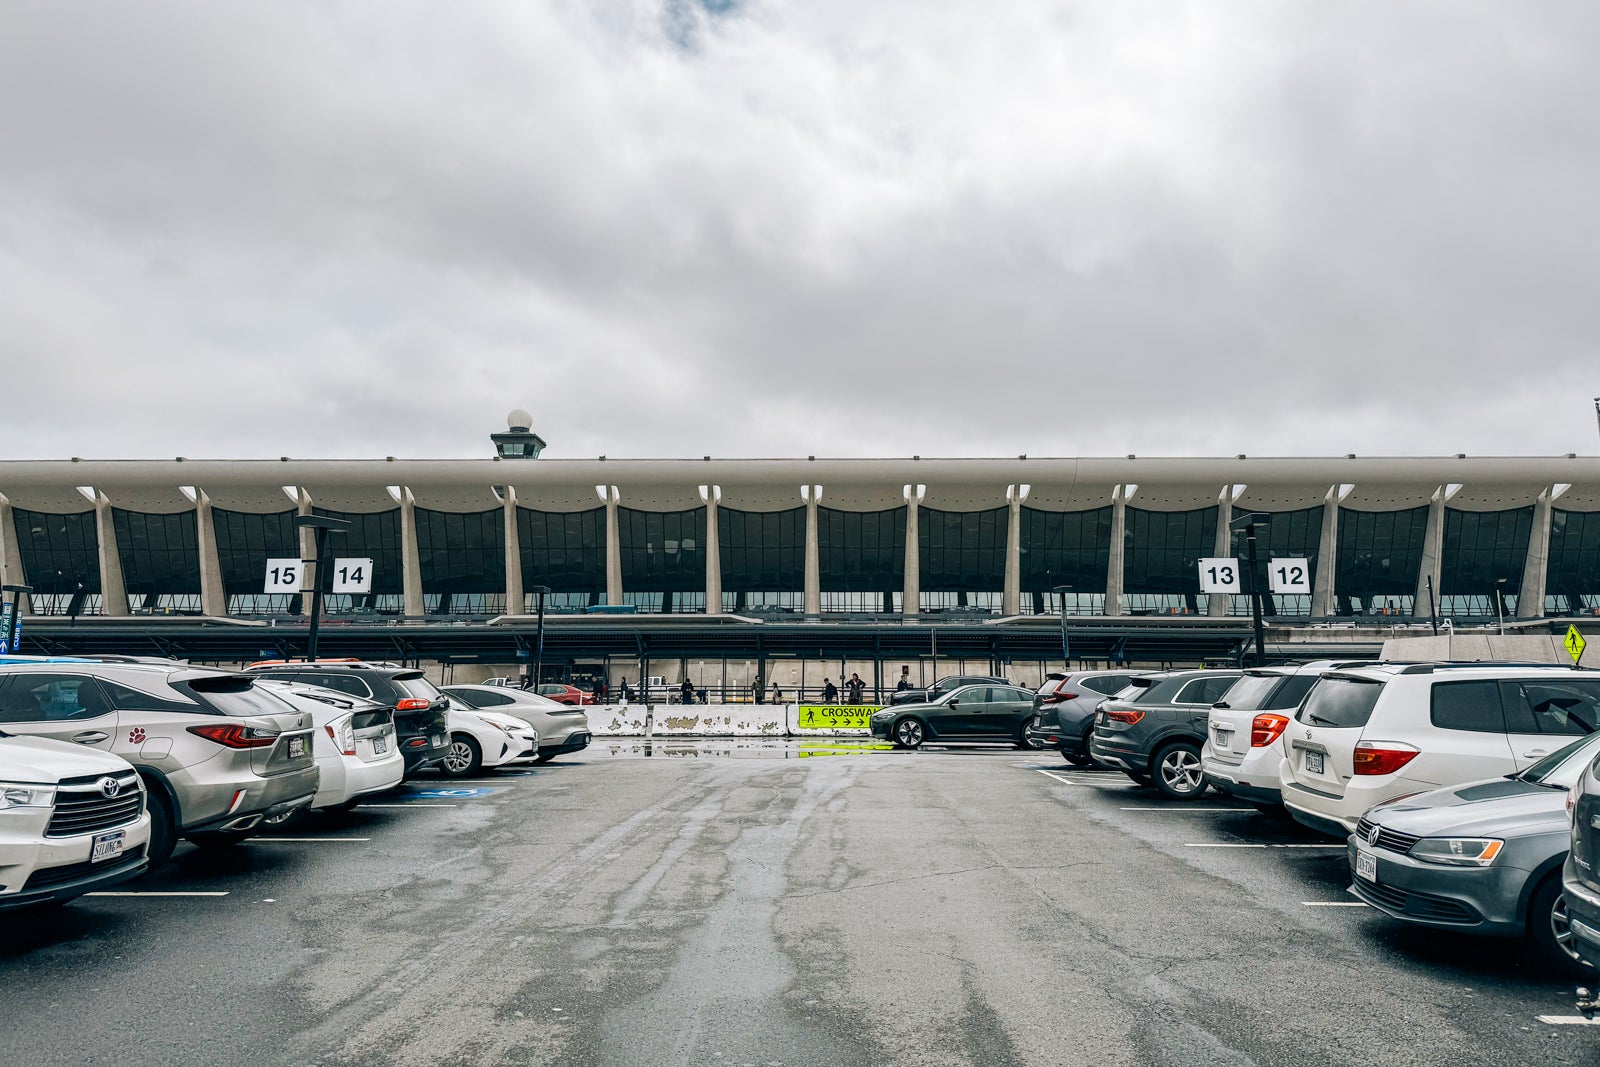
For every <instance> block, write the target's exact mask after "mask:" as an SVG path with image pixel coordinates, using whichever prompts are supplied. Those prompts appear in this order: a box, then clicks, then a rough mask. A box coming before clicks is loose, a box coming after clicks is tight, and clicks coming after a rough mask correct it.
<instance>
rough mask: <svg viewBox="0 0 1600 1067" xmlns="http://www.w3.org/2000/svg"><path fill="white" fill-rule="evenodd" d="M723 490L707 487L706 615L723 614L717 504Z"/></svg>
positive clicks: (716, 487) (717, 487) (711, 486)
mask: <svg viewBox="0 0 1600 1067" xmlns="http://www.w3.org/2000/svg"><path fill="white" fill-rule="evenodd" d="M721 496H722V488H721V487H720V486H716V485H708V486H706V614H707V615H721V614H722V548H721V540H720V531H719V530H718V529H717V502H718V498H720V497H721Z"/></svg>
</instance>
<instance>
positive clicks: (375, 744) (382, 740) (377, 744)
mask: <svg viewBox="0 0 1600 1067" xmlns="http://www.w3.org/2000/svg"><path fill="white" fill-rule="evenodd" d="M387 751H389V739H388V738H387V737H374V738H373V739H372V754H373V755H374V756H381V755H383V754H384V753H385V752H387Z"/></svg>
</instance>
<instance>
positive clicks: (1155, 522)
mask: <svg viewBox="0 0 1600 1067" xmlns="http://www.w3.org/2000/svg"><path fill="white" fill-rule="evenodd" d="M1216 541H1217V509H1216V506H1215V505H1213V506H1211V507H1208V508H1196V509H1195V510H1193V511H1145V510H1143V509H1141V508H1129V509H1128V511H1127V525H1126V527H1125V529H1124V533H1123V549H1122V551H1123V560H1122V583H1123V585H1122V588H1123V594H1124V605H1125V607H1126V608H1127V609H1128V610H1129V611H1131V612H1132V613H1134V614H1139V613H1151V612H1159V613H1163V614H1165V613H1171V612H1178V613H1184V612H1187V613H1195V612H1197V611H1199V610H1201V609H1200V605H1199V592H1200V572H1199V570H1198V566H1199V562H1200V559H1201V557H1203V556H1210V555H1211V554H1212V549H1213V548H1215V547H1216Z"/></svg>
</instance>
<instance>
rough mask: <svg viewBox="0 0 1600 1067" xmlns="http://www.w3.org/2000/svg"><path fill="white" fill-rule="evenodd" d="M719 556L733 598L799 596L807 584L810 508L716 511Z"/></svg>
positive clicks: (725, 584) (724, 585) (725, 589)
mask: <svg viewBox="0 0 1600 1067" xmlns="http://www.w3.org/2000/svg"><path fill="white" fill-rule="evenodd" d="M717 554H718V556H720V557H721V562H722V591H723V596H724V602H726V598H727V594H728V593H730V592H731V593H744V592H756V591H758V590H759V591H764V592H765V593H772V592H774V591H778V590H784V591H795V592H798V591H800V590H802V589H803V588H804V587H805V580H806V509H805V508H803V507H799V508H790V509H789V510H788V511H766V512H763V511H738V510H736V509H734V508H718V509H717Z"/></svg>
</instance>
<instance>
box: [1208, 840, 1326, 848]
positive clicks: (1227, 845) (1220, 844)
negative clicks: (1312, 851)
mask: <svg viewBox="0 0 1600 1067" xmlns="http://www.w3.org/2000/svg"><path fill="white" fill-rule="evenodd" d="M1183 847H1184V848H1337V849H1343V848H1344V846H1343V845H1273V844H1245V843H1237V844H1236V843H1234V842H1231V841H1225V842H1206V843H1198V842H1197V843H1194V844H1189V843H1185V844H1184V846H1183Z"/></svg>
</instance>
